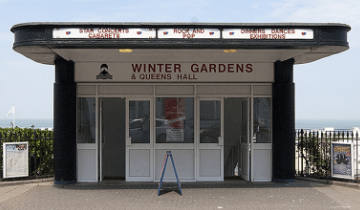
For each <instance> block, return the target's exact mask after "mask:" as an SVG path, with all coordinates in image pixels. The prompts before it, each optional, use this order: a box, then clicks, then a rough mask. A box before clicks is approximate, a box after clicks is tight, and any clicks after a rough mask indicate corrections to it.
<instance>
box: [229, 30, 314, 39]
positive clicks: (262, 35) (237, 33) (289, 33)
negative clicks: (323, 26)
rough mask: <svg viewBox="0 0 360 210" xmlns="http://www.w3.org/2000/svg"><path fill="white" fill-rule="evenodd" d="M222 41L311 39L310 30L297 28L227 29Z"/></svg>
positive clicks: (311, 33)
mask: <svg viewBox="0 0 360 210" xmlns="http://www.w3.org/2000/svg"><path fill="white" fill-rule="evenodd" d="M222 37H223V39H313V38H314V31H313V30H312V29H299V28H227V29H224V30H223V31H222Z"/></svg>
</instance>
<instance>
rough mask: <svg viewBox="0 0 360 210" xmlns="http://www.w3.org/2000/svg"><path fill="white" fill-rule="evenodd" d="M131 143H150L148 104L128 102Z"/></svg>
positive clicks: (144, 102) (147, 102) (145, 102)
mask: <svg viewBox="0 0 360 210" xmlns="http://www.w3.org/2000/svg"><path fill="white" fill-rule="evenodd" d="M129 124H130V125H129V135H130V137H131V143H150V102H149V101H129Z"/></svg>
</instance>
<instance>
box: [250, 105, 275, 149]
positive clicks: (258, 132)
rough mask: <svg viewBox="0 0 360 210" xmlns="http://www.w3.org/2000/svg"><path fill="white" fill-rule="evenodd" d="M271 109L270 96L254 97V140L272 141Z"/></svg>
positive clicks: (258, 141) (260, 141)
mask: <svg viewBox="0 0 360 210" xmlns="http://www.w3.org/2000/svg"><path fill="white" fill-rule="evenodd" d="M271 113H272V109H271V99H270V98H254V127H253V129H254V130H253V131H254V136H253V138H254V141H255V142H257V143H270V142H272V126H271V124H272V115H271Z"/></svg>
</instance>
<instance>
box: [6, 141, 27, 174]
mask: <svg viewBox="0 0 360 210" xmlns="http://www.w3.org/2000/svg"><path fill="white" fill-rule="evenodd" d="M25 176H29V144H28V142H4V144H3V177H4V178H15V177H25Z"/></svg>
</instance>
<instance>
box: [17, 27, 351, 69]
mask: <svg viewBox="0 0 360 210" xmlns="http://www.w3.org/2000/svg"><path fill="white" fill-rule="evenodd" d="M99 28H103V29H117V30H118V31H119V30H123V29H139V31H140V32H138V35H141V30H143V31H144V30H145V29H146V30H148V29H151V30H154V36H153V37H151V38H146V37H145V38H144V37H143V38H136V37H135V36H136V34H135V35H133V36H134V37H120V38H111V39H110V38H92V37H83V36H78V37H76V36H74V37H71V36H70V37H69V38H68V37H66V36H65V35H64V36H65V37H61V36H60V38H59V37H56V35H55V32H54V31H64V33H65V32H66V33H67V30H69V32H72V31H75V32H76V30H80V29H99ZM166 29H171V30H172V29H185V30H187V29H188V30H193V29H205V30H207V29H208V30H210V32H209V33H210V34H211V33H212V34H211V35H214V33H215V35H217V34H216V33H218V37H217V38H212V37H205V38H204V37H200V38H197V37H196V36H195V37H190V38H189V37H186V38H179V37H171V38H164V37H161V35H160V32H161V33H162V32H163V31H164V30H166ZM240 29H256V30H261V29H263V30H268V29H286V30H288V29H294V30H305V31H310V32H311V33H312V36H311V37H310V38H307V39H302V38H301V37H300V38H299V37H295V38H294V37H291V36H290V37H288V38H283V39H271V38H270V39H267V38H266V39H265V38H264V39H261V38H259V39H252V38H246V37H245V38H244V37H240V36H239V37H235V38H231V37H230V38H229V37H226V35H227V33H229V31H233V30H234V31H236V30H240ZM211 30H214V31H215V32H214V31H211ZM349 30H350V26H348V25H344V24H306V23H267V24H235V23H233V24H232V23H25V24H18V25H15V26H13V27H12V28H11V31H12V32H13V33H14V34H15V42H14V46H13V48H14V50H16V51H17V52H19V53H21V54H23V55H24V56H26V57H28V58H30V59H32V60H34V61H36V62H39V63H43V64H54V60H55V58H56V57H57V56H61V57H63V58H65V59H67V60H72V61H74V62H125V61H137V62H152V61H179V62H181V61H199V62H200V61H202V62H211V61H224V62H225V61H229V62H230V61H239V62H240V61H247V62H274V61H277V60H287V59H290V58H294V59H295V63H297V64H301V63H308V62H312V61H315V60H318V59H321V58H323V57H326V56H330V55H333V54H336V53H339V52H342V51H345V50H347V49H348V48H349V44H348V42H347V32H348V31H349ZM145 33H146V31H145ZM230 33H234V32H230ZM304 33H305V32H304ZM164 34H165V32H164ZM235 35H236V34H235ZM119 49H130V50H128V51H126V52H125V53H123V52H121V50H120V51H119ZM229 49H231V50H229Z"/></svg>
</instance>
